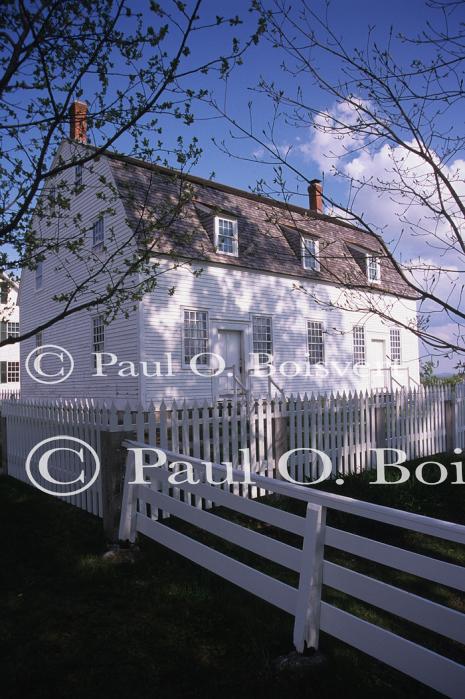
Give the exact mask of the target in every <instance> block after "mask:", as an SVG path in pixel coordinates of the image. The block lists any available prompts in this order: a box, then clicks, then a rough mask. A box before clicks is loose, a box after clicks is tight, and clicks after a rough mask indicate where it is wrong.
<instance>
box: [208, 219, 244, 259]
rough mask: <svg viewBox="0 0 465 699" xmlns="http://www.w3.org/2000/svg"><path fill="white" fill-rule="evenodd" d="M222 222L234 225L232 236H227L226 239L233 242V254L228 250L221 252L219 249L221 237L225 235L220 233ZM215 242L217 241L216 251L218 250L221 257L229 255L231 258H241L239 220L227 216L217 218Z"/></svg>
mask: <svg viewBox="0 0 465 699" xmlns="http://www.w3.org/2000/svg"><path fill="white" fill-rule="evenodd" d="M220 221H227V222H228V223H232V230H233V234H232V236H225V237H227V238H230V239H231V240H232V251H231V252H230V251H228V250H221V249H220V247H219V239H220V235H224V234H222V233H220ZM214 240H215V249H216V252H217V253H219V254H220V255H229V257H239V227H238V225H237V219H235V218H228V217H227V216H215V235H214Z"/></svg>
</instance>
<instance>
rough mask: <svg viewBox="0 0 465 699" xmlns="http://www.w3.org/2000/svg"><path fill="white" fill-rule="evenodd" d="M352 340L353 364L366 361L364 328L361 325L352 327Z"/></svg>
mask: <svg viewBox="0 0 465 699" xmlns="http://www.w3.org/2000/svg"><path fill="white" fill-rule="evenodd" d="M353 341H354V364H365V363H366V344H365V328H364V327H363V325H356V326H355V327H354V329H353Z"/></svg>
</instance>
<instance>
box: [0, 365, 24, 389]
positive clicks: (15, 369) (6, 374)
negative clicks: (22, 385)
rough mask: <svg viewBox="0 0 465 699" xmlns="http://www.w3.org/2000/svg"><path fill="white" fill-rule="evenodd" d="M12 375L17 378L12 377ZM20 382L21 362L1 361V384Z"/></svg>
mask: <svg viewBox="0 0 465 699" xmlns="http://www.w3.org/2000/svg"><path fill="white" fill-rule="evenodd" d="M12 375H13V376H14V377H17V378H11V377H12ZM19 382H20V366H19V362H15V361H13V362H11V361H8V360H2V361H1V362H0V385H3V384H7V383H19Z"/></svg>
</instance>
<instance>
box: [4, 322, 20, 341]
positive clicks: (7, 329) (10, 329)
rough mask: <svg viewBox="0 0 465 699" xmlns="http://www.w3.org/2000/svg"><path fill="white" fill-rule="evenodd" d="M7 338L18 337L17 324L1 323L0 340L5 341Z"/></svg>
mask: <svg viewBox="0 0 465 699" xmlns="http://www.w3.org/2000/svg"><path fill="white" fill-rule="evenodd" d="M9 337H19V323H17V322H11V321H8V322H7V321H2V322H1V323H0V340H2V341H3V340H7V339H8V338H9Z"/></svg>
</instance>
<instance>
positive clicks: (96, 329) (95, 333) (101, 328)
mask: <svg viewBox="0 0 465 699" xmlns="http://www.w3.org/2000/svg"><path fill="white" fill-rule="evenodd" d="M104 351H105V323H104V316H103V315H99V316H94V317H93V318H92V352H94V353H99V352H104ZM92 358H93V364H94V369H95V368H96V367H97V357H96V356H95V354H93V355H92Z"/></svg>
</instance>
